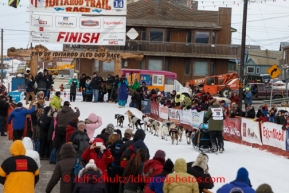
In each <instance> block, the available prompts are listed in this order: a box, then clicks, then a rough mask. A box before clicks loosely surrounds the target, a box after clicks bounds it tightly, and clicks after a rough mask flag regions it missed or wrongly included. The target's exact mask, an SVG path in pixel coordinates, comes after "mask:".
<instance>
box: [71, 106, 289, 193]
mask: <svg viewBox="0 0 289 193" xmlns="http://www.w3.org/2000/svg"><path fill="white" fill-rule="evenodd" d="M128 102H129V101H128ZM71 107H72V108H73V109H74V107H79V108H80V118H79V120H84V119H86V118H87V117H88V116H89V114H90V113H95V114H96V115H99V116H101V117H102V120H103V124H102V126H101V127H100V128H98V129H97V130H96V131H95V134H94V136H96V135H97V134H99V133H100V132H101V131H102V129H103V128H105V127H106V125H107V124H109V123H112V124H114V126H115V129H117V128H118V129H120V130H121V131H122V133H124V131H125V129H127V128H129V127H128V119H127V116H125V120H124V124H123V125H124V127H123V128H120V127H117V126H116V119H115V118H114V116H115V114H118V113H119V114H123V115H125V112H126V111H127V110H130V111H131V112H133V113H134V114H135V115H136V116H137V117H138V118H140V119H141V117H142V112H140V111H139V110H137V109H135V108H130V107H128V104H127V105H126V107H125V108H118V105H117V104H115V103H91V102H72V103H71ZM160 134H161V133H160V132H159V137H156V136H153V135H152V134H150V133H149V132H148V131H146V138H145V141H144V142H145V144H146V145H147V147H148V148H149V151H150V158H152V157H153V156H154V154H155V152H156V151H157V150H158V149H161V150H163V151H165V152H166V158H170V159H172V161H173V162H174V161H175V160H176V159H178V158H184V159H185V160H186V161H187V162H190V161H194V160H195V159H196V157H197V155H198V154H199V153H198V152H197V151H196V150H195V149H194V148H193V146H192V145H188V144H187V142H186V138H185V133H184V136H183V140H182V142H179V144H178V145H172V142H171V139H170V137H168V141H165V140H162V139H161V137H160ZM208 156H209V173H210V174H211V176H212V177H214V178H218V177H223V178H224V179H225V182H215V186H214V188H213V189H212V190H211V191H213V192H216V191H217V190H218V189H219V188H220V187H221V186H222V185H224V184H225V183H229V182H230V181H233V180H235V178H236V175H237V170H238V169H239V168H240V167H245V168H246V169H247V170H248V171H249V178H250V180H251V184H252V186H253V188H254V189H257V187H258V186H259V185H260V184H262V183H268V184H270V185H271V187H272V189H273V191H274V192H277V193H279V192H289V187H288V185H287V183H286V182H287V180H288V176H289V175H288V169H287V167H288V164H289V160H288V159H286V158H284V157H282V156H278V155H274V154H272V153H269V152H266V151H261V150H259V149H256V148H252V147H249V146H245V145H240V144H236V143H231V142H228V141H225V152H224V153H223V154H220V153H219V154H218V155H216V154H214V153H210V154H208ZM219 181H220V180H219Z"/></svg>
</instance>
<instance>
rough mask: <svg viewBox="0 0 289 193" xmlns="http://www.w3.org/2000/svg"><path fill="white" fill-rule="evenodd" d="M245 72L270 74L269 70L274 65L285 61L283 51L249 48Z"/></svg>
mask: <svg viewBox="0 0 289 193" xmlns="http://www.w3.org/2000/svg"><path fill="white" fill-rule="evenodd" d="M245 61H246V62H245V68H244V70H245V72H244V74H250V75H260V74H268V73H267V70H268V69H269V68H270V67H271V66H272V65H273V64H276V65H277V66H279V65H281V64H282V63H283V60H282V52H281V51H271V50H247V57H246V60H245Z"/></svg>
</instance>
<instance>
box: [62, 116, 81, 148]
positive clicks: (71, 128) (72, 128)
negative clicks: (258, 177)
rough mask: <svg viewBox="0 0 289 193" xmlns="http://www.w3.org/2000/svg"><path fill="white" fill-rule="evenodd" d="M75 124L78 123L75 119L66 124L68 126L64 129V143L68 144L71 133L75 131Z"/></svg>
mask: <svg viewBox="0 0 289 193" xmlns="http://www.w3.org/2000/svg"><path fill="white" fill-rule="evenodd" d="M77 123H78V118H77V117H75V118H73V119H72V121H71V122H69V123H68V125H67V127H66V129H65V131H66V137H65V143H68V142H69V138H70V136H71V135H72V133H74V132H75V131H77Z"/></svg>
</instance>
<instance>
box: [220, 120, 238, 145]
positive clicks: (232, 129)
mask: <svg viewBox="0 0 289 193" xmlns="http://www.w3.org/2000/svg"><path fill="white" fill-rule="evenodd" d="M240 125H241V118H229V117H226V119H225V120H224V132H223V134H224V138H225V139H226V140H230V141H238V142H241V141H242V136H241V127H240Z"/></svg>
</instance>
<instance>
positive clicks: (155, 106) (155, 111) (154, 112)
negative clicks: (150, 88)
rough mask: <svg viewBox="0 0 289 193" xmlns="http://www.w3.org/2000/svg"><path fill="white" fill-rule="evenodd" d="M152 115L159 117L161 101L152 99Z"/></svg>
mask: <svg viewBox="0 0 289 193" xmlns="http://www.w3.org/2000/svg"><path fill="white" fill-rule="evenodd" d="M151 115H152V116H155V117H159V103H157V102H155V101H151Z"/></svg>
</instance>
